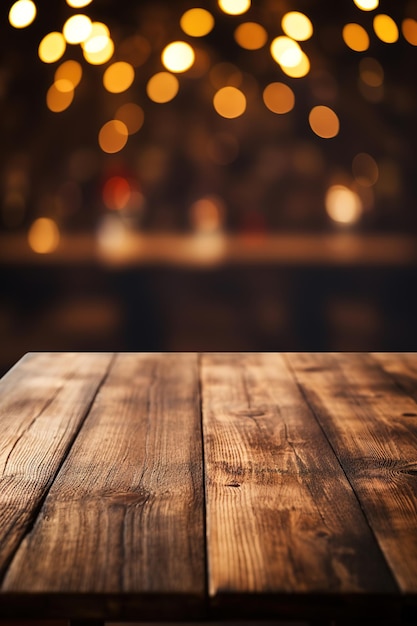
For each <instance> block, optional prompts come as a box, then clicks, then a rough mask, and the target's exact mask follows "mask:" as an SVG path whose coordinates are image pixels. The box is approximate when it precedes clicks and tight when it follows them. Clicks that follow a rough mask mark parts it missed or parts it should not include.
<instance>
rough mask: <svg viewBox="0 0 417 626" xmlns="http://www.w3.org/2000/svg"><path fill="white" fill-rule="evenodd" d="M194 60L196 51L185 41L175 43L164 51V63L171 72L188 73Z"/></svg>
mask: <svg viewBox="0 0 417 626" xmlns="http://www.w3.org/2000/svg"><path fill="white" fill-rule="evenodd" d="M194 59H195V54H194V50H193V49H192V47H191V46H190V44H188V43H186V42H185V41H173V42H172V43H170V44H168V46H166V48H164V50H163V51H162V63H163V64H164V66H165V67H166V69H167V70H169V71H170V72H176V73H180V72H186V71H187V70H188V69H190V67H191V66H192V64H193V63H194Z"/></svg>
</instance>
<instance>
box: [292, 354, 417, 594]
mask: <svg viewBox="0 0 417 626" xmlns="http://www.w3.org/2000/svg"><path fill="white" fill-rule="evenodd" d="M287 358H288V360H289V362H290V363H291V366H292V367H293V368H294V370H295V374H296V377H297V379H298V381H299V383H300V385H301V387H302V389H303V393H304V394H305V396H306V398H307V399H308V402H309V404H310V406H311V407H312V408H313V410H314V412H315V414H316V416H317V419H318V420H319V422H320V424H321V426H322V428H323V429H324V431H325V432H326V434H327V436H328V438H329V440H330V441H331V443H332V446H333V448H334V450H335V451H336V454H337V455H338V457H339V459H340V462H341V464H342V466H343V468H344V470H345V472H346V475H347V476H348V478H349V481H350V483H351V484H352V486H353V488H354V490H355V492H356V494H357V497H358V499H359V501H360V503H361V507H362V509H363V511H364V512H365V515H366V516H367V518H368V520H369V524H370V525H371V527H372V529H373V532H374V533H375V535H376V537H377V539H378V542H379V545H380V547H381V549H382V551H383V553H384V555H385V558H386V560H387V562H388V563H389V566H390V568H391V570H392V572H393V573H394V575H395V577H396V580H397V581H398V584H399V586H400V588H401V590H402V591H403V592H407V593H409V594H416V593H417V423H416V420H415V418H410V417H409V414H414V413H415V412H416V403H415V401H414V400H413V399H412V398H411V397H410V396H409V395H407V394H406V393H405V392H404V391H402V389H401V388H400V386H399V385H398V384H396V383H395V381H394V380H393V379H392V378H391V376H389V375H387V373H385V372H384V371H383V370H382V369H381V367H380V365H379V364H378V363H377V362H376V360H375V359H374V358H372V357H370V356H369V355H366V354H363V355H361V354H333V355H326V354H316V355H314V354H304V355H301V354H291V355H288V357H287ZM410 358H411V357H410ZM393 362H395V360H394V361H393ZM413 363H414V366H413V367H415V364H416V361H415V358H414V359H413ZM389 369H391V366H390V367H389ZM410 371H411V370H410Z"/></svg>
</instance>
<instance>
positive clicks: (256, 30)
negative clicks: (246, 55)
mask: <svg viewBox="0 0 417 626" xmlns="http://www.w3.org/2000/svg"><path fill="white" fill-rule="evenodd" d="M267 39H268V33H267V32H266V30H265V28H264V27H263V26H261V25H260V24H257V23H256V22H244V23H243V24H240V26H238V27H237V28H236V30H235V40H236V42H237V43H238V44H239V46H241V47H242V48H245V49H246V50H259V49H260V48H262V47H263V46H264V45H265V44H266V42H267Z"/></svg>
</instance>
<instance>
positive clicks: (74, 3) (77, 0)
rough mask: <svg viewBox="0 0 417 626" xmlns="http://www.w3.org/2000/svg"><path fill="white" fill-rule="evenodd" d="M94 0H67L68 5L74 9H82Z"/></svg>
mask: <svg viewBox="0 0 417 626" xmlns="http://www.w3.org/2000/svg"><path fill="white" fill-rule="evenodd" d="M92 1H93V0H67V4H68V6H70V7H72V8H73V9H82V8H83V7H86V6H88V5H89V4H91V3H92Z"/></svg>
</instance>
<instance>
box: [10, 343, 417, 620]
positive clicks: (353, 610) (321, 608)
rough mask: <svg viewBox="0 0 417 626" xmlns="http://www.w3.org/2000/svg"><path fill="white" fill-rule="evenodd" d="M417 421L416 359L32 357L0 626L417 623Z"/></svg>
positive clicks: (16, 382) (19, 431)
mask: <svg viewBox="0 0 417 626" xmlns="http://www.w3.org/2000/svg"><path fill="white" fill-rule="evenodd" d="M416 401H417V355H411V354H298V353H297V354H295V353H293V354H199V355H198V354H193V353H185V354H132V353H130V354H66V353H49V354H29V355H26V356H25V357H24V358H23V359H22V360H21V361H20V362H19V363H18V364H17V365H16V366H15V367H14V368H13V369H12V370H11V371H10V372H9V373H8V374H7V375H6V376H5V377H4V378H3V379H2V380H1V381H0V428H1V430H0V433H1V438H0V471H1V478H0V574H1V591H0V619H1V618H3V619H6V618H13V619H15V618H27V617H30V618H38V619H39V618H42V619H47V618H50V619H57V618H59V619H70V620H74V621H76V620H78V621H85V620H89V621H94V620H108V621H123V620H136V621H140V620H151V619H152V620H161V621H163V620H166V621H172V620H174V621H179V620H207V619H208V620H212V621H216V620H229V619H242V618H244V619H252V620H256V621H260V620H261V619H274V620H279V619H299V620H313V621H314V620H324V621H326V620H336V621H337V623H339V622H340V623H349V624H351V623H354V624H357V623H359V622H358V620H359V619H363V620H364V622H365V623H369V620H370V619H371V620H373V619H375V620H377V623H378V624H382V623H384V624H385V623H386V624H399V623H408V622H409V623H411V624H412V623H417V622H416V618H417V612H416V607H417V405H416ZM344 620H345V621H344ZM349 620H350V621H349ZM374 623H375V622H374Z"/></svg>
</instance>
